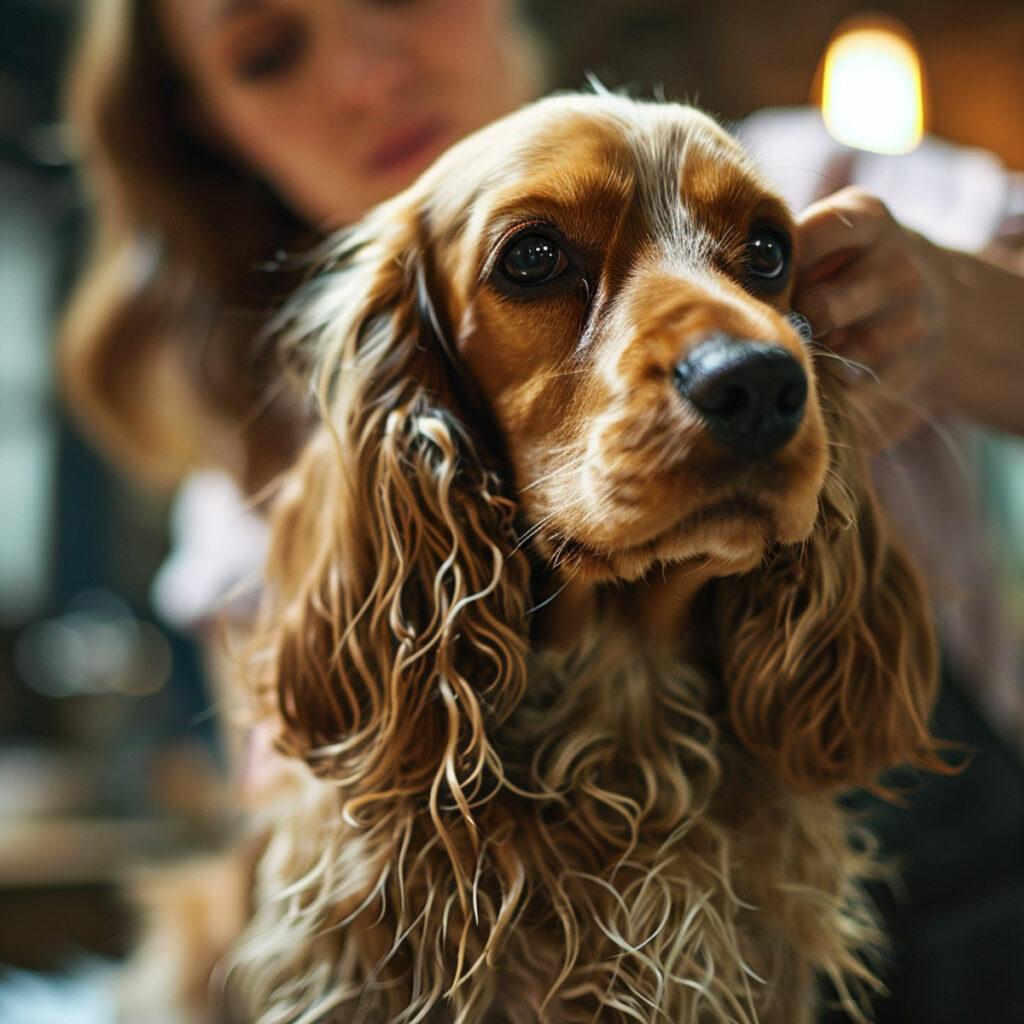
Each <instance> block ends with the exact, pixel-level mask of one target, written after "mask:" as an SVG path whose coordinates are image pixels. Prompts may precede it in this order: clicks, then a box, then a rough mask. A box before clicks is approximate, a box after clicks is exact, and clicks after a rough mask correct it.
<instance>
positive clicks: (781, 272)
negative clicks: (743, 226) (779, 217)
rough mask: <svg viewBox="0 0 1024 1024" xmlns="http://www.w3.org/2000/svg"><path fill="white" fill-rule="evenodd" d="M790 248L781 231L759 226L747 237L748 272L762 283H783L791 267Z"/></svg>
mask: <svg viewBox="0 0 1024 1024" xmlns="http://www.w3.org/2000/svg"><path fill="white" fill-rule="evenodd" d="M789 248H790V247H789V240H788V239H787V238H786V236H785V235H784V234H782V232H781V231H778V230H776V229H774V228H758V229H757V230H756V231H754V232H752V233H751V235H750V237H749V238H748V239H747V253H746V267H747V272H748V273H749V274H750V276H751V277H753V278H754V279H755V280H756V281H757V282H759V283H761V284H764V283H775V284H781V282H782V281H783V280H785V277H786V271H787V269H788V267H789Z"/></svg>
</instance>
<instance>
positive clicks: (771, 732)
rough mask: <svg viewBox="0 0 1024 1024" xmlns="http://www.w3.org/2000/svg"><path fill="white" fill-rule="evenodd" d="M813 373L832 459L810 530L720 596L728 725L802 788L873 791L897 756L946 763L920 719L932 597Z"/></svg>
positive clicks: (849, 420) (933, 657)
mask: <svg viewBox="0 0 1024 1024" xmlns="http://www.w3.org/2000/svg"><path fill="white" fill-rule="evenodd" d="M818 373H819V375H821V377H822V378H823V380H822V384H823V387H822V392H823V395H824V400H825V404H826V410H825V411H826V418H827V421H828V424H827V425H828V432H829V437H830V440H831V450H832V462H831V466H830V469H829V473H828V478H827V481H826V484H825V488H824V492H823V494H822V497H821V502H820V505H821V507H820V512H819V516H818V522H817V524H816V526H815V530H814V533H813V535H812V536H811V538H810V539H809V540H808V541H807V542H806V543H805V544H804V545H801V546H790V547H784V548H780V549H779V550H777V551H776V552H774V553H773V555H772V557H771V558H770V559H769V560H768V561H767V562H766V564H765V566H764V567H763V568H761V569H759V570H757V571H755V572H753V573H750V574H748V575H747V576H744V577H738V578H733V579H729V580H723V581H721V582H720V583H719V585H718V588H717V593H716V596H715V601H716V606H715V612H716V619H717V630H718V638H719V640H718V642H719V644H720V645H721V648H720V659H721V662H720V663H721V667H722V672H723V676H724V679H725V682H726V686H727V688H728V695H729V704H730V717H731V721H732V724H733V728H734V729H735V732H736V733H737V735H738V736H739V738H740V740H741V741H742V742H743V743H744V744H745V745H746V746H747V748H748V749H750V750H751V751H752V752H753V753H754V754H756V755H757V756H758V757H759V758H760V759H761V760H762V761H763V762H764V763H766V764H767V765H768V766H769V767H771V768H772V769H773V770H774V771H776V772H777V773H778V774H779V775H780V776H781V777H782V778H783V779H784V780H785V781H786V782H787V783H788V784H789V785H790V786H792V787H793V788H795V789H797V790H798V791H804V792H807V791H814V790H829V789H841V788H845V787H848V786H875V787H876V788H877V783H876V780H877V776H878V774H879V773H880V772H882V771H884V770H885V769H888V768H891V767H894V766H896V765H898V764H901V763H908V764H911V765H915V766H917V767H921V768H926V769H928V770H932V771H948V770H949V769H948V766H947V765H946V764H945V762H944V761H942V760H941V759H940V758H939V757H938V754H937V749H938V747H939V745H938V744H937V743H936V741H934V740H933V739H932V737H931V734H930V732H929V728H928V717H929V712H930V710H931V707H932V703H933V701H934V698H935V694H936V690H937V681H938V658H937V651H936V643H935V637H934V632H933V628H932V619H931V611H930V608H929V603H928V599H927V596H926V594H925V592H924V589H923V586H922V583H921V580H920V579H919V577H918V575H917V573H916V571H915V569H914V567H913V565H912V564H911V563H910V561H909V560H908V558H907V556H906V554H905V553H904V552H903V550H902V549H901V547H900V545H899V544H898V542H897V541H896V540H895V538H894V537H893V536H892V534H891V532H890V531H889V529H888V528H887V526H886V523H885V521H884V518H883V516H882V513H881V510H880V509H879V506H878V502H877V500H876V498H875V495H874V492H873V490H872V485H871V482H870V479H869V475H868V466H867V460H866V458H865V456H864V455H863V453H862V445H863V442H862V440H861V438H860V435H859V431H858V429H857V417H856V416H855V415H854V410H853V409H852V408H850V407H849V405H848V403H847V402H846V401H845V400H844V398H843V395H842V391H843V389H842V386H841V384H840V383H839V382H837V381H835V380H830V379H829V378H828V377H827V376H826V373H827V371H825V370H824V369H823V368H822V367H821V366H820V365H819V367H818Z"/></svg>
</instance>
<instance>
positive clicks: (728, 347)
mask: <svg viewBox="0 0 1024 1024" xmlns="http://www.w3.org/2000/svg"><path fill="white" fill-rule="evenodd" d="M675 381H676V387H677V389H678V390H679V393H680V394H681V395H682V396H683V397H684V398H685V399H686V400H687V401H688V402H689V403H690V404H691V405H692V406H693V407H694V408H695V409H696V410H697V411H698V412H699V413H700V414H701V417H702V418H703V420H704V421H705V423H706V424H707V425H708V428H709V429H710V431H711V433H712V434H713V435H714V437H715V438H716V439H717V440H718V441H720V442H721V443H723V444H727V445H729V446H730V447H731V448H734V449H735V450H737V451H739V452H742V453H744V454H751V455H756V454H762V453H764V452H767V451H770V450H771V449H773V448H778V447H779V446H781V445H782V444H784V443H785V442H786V441H788V440H789V438H791V437H792V436H793V434H794V433H796V430H797V428H798V427H799V425H800V422H801V420H802V419H803V414H804V408H805V406H806V404H807V376H806V374H805V373H804V370H803V367H802V366H801V365H800V364H799V363H798V362H797V360H796V359H795V358H794V357H793V356H791V355H790V354H789V353H788V352H787V351H786V350H785V349H784V348H781V347H780V346H778V345H767V344H765V343H764V342H756V341H745V340H742V339H736V338H731V337H728V336H727V335H721V334H718V335H714V336H713V337H712V338H710V339H708V340H707V341H705V342H703V343H702V344H701V345H699V346H698V347H697V348H696V349H695V350H694V351H693V352H692V353H691V354H690V356H689V358H688V359H686V360H685V361H684V362H682V363H680V364H679V365H678V366H677V367H676V369H675Z"/></svg>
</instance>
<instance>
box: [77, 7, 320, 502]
mask: <svg viewBox="0 0 1024 1024" xmlns="http://www.w3.org/2000/svg"><path fill="white" fill-rule="evenodd" d="M153 6H154V5H153V0H93V2H92V3H90V4H89V5H88V8H87V11H86V14H85V19H84V23H83V25H82V31H81V34H80V37H79V43H78V47H77V50H76V53H75V56H74V59H73V62H72V66H71V69H70V74H69V77H68V95H67V108H68V114H69V118H70V121H71V125H72V129H73V133H74V137H75V139H76V144H77V146H78V147H79V151H80V155H81V162H82V168H83V173H84V177H85V183H86V187H87V190H88V193H89V195H90V196H91V197H92V199H93V200H94V202H95V208H94V231H95V237H94V242H93V247H92V251H91V254H90V257H89V259H88V263H87V265H86V267H85V269H84V273H83V275H82V277H81V280H80V283H79V284H78V287H77V289H76V291H75V293H74V295H73V296H72V300H71V303H70V306H69V309H68V312H67V314H66V318H65V321H64V324H63V330H62V338H61V368H62V376H63V383H64V386H65V393H66V394H67V396H68V399H69V401H70V404H71V406H72V408H73V410H74V411H75V412H76V413H77V414H78V416H79V418H80V419H81V420H82V421H83V422H84V423H85V425H86V427H87V429H89V431H90V432H91V433H92V434H93V435H94V436H95V437H96V439H97V440H98V441H99V443H100V444H101V445H102V446H103V447H104V448H105V449H106V450H107V451H108V453H110V454H111V455H112V456H113V457H114V458H115V459H116V460H117V461H119V462H121V463H122V464H123V465H124V466H125V467H126V468H128V469H129V470H132V471H134V472H136V473H137V474H140V475H143V476H144V477H147V478H149V479H150V480H156V481H158V482H161V483H171V482H173V481H174V480H176V479H177V478H178V477H180V476H181V475H182V474H183V473H184V472H186V471H187V470H188V469H189V468H191V467H193V466H195V465H197V464H199V463H202V462H217V463H220V464H222V465H225V466H227V468H229V469H231V470H232V471H234V472H235V473H236V475H237V476H238V477H239V478H240V479H241V480H242V481H243V483H245V484H246V485H247V486H249V487H250V488H252V487H255V486H257V485H258V484H260V483H261V482H262V481H264V480H265V479H267V477H268V476H270V475H271V474H273V473H274V472H275V471H276V470H277V469H278V468H280V467H281V466H282V465H283V464H284V463H285V462H286V461H287V460H288V459H289V458H290V456H291V454H292V447H293V446H294V444H295V441H296V440H297V436H298V434H299V426H298V423H297V417H296V415H295V413H294V411H292V410H289V408H288V403H287V402H285V401H284V400H283V399H282V398H281V397H280V395H277V396H275V394H274V389H273V388H272V387H271V386H270V385H271V380H272V376H271V375H272V371H273V370H274V369H275V367H274V358H273V351H272V348H271V347H270V346H267V345H259V344H256V343H255V339H256V336H257V332H258V331H259V329H260V327H261V325H262V324H263V322H264V321H265V318H266V314H267V312H269V311H270V310H271V309H273V308H274V307H275V306H276V305H277V303H278V301H279V300H280V299H282V298H284V297H285V296H286V295H287V294H288V293H289V292H290V290H291V289H292V287H294V284H295V279H294V274H292V273H283V272H280V271H278V272H275V273H272V272H269V271H268V269H267V267H266V261H267V260H268V259H271V258H273V256H274V254H275V252H277V251H279V250H282V249H284V250H288V251H296V250H297V249H299V250H301V249H302V248H304V247H305V246H306V245H308V243H309V241H310V240H311V237H312V236H311V235H310V233H309V231H308V229H305V228H303V226H302V225H301V224H300V222H299V221H298V219H297V218H296V217H295V216H294V215H293V214H292V213H291V212H290V211H289V210H288V209H287V208H286V207H285V205H284V204H283V203H282V202H281V201H280V200H279V199H278V198H277V197H276V196H275V195H274V194H273V193H272V192H271V190H270V189H269V188H268V187H267V186H266V185H265V184H264V183H263V182H261V181H259V180H257V179H256V178H255V177H253V176H252V175H250V174H248V173H247V172H246V171H245V170H244V169H242V168H241V167H240V166H238V165H236V164H235V163H234V162H233V161H232V160H231V159H230V158H229V157H228V156H227V154H226V153H223V152H219V151H218V150H217V149H216V147H215V146H214V145H212V144H211V142H210V141H209V140H207V139H205V138H204V137H203V134H202V133H201V132H200V131H199V130H198V129H196V128H195V127H194V126H192V125H190V124H189V120H188V119H189V96H188V86H187V85H186V83H185V81H184V80H183V78H182V77H181V76H180V75H179V74H178V73H177V72H176V70H175V68H174V65H173V62H172V60H171V57H170V54H169V53H168V51H167V47H166V45H165V43H164V40H163V39H162V38H161V35H160V31H159V22H158V17H157V12H156V11H155V10H154V9H153Z"/></svg>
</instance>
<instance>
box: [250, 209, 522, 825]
mask: <svg viewBox="0 0 1024 1024" xmlns="http://www.w3.org/2000/svg"><path fill="white" fill-rule="evenodd" d="M421 231H422V228H421V226H420V223H419V217H418V214H417V211H416V210H415V209H414V208H413V204H412V203H411V202H410V200H409V199H408V197H399V199H397V200H393V201H391V202H390V203H388V204H387V205H386V206H384V207H381V208H378V209H377V210H376V211H374V212H373V213H371V214H370V216H369V217H368V218H367V220H365V221H364V222H363V223H362V224H361V225H360V226H358V227H357V228H356V229H355V230H354V231H353V232H352V233H350V234H349V235H348V237H347V239H346V240H345V241H344V242H343V243H342V247H341V255H339V256H338V258H337V259H336V261H335V263H336V265H335V266H334V267H333V269H330V270H329V271H328V272H327V273H326V274H325V275H324V276H323V277H322V278H321V279H320V280H319V282H318V283H317V284H316V285H315V288H316V293H315V294H309V295H307V296H306V297H305V299H304V300H302V301H301V302H300V310H301V311H300V312H299V313H298V314H297V319H296V322H297V325H298V326H297V335H298V336H299V339H300V344H301V347H302V349H303V350H304V351H305V352H306V353H307V355H309V356H310V357H311V358H313V359H315V360H316V362H317V364H318V369H316V370H315V371H314V379H315V380H317V382H318V384H317V387H318V393H319V405H320V408H321V413H322V418H323V422H322V424H321V426H320V427H319V428H318V429H317V432H316V433H315V435H314V436H313V437H312V439H311V441H310V442H309V444H308V446H307V447H306V449H305V451H304V452H303V454H302V456H301V458H300V460H299V462H298V464H297V465H296V466H295V468H294V470H293V471H292V472H291V473H290V476H289V477H288V478H287V481H286V485H285V486H284V488H283V489H282V491H281V493H280V495H279V497H278V499H277V501H276V504H275V508H274V512H273V517H272V524H271V525H272V537H273V541H272V551H271V555H270V559H269V565H268V572H267V607H266V609H265V612H264V615H263V619H262V621H263V631H262V644H261V645H259V647H258V648H257V649H262V655H261V656H262V658H263V664H262V674H263V677H264V680H265V684H266V687H267V690H268V691H269V693H270V696H271V698H272V699H273V700H274V701H276V703H277V706H278V710H279V714H280V717H281V719H282V721H283V723H284V741H283V742H284V745H285V747H286V749H287V751H288V752H289V753H292V754H294V755H296V756H300V757H303V758H305V759H306V761H307V762H308V763H309V765H310V767H311V768H312V769H313V771H314V772H316V773H317V774H319V775H321V776H322V777H326V778H330V779H333V780H337V781H338V782H339V783H341V784H342V786H343V792H344V795H345V798H346V805H345V806H346V813H347V814H348V815H349V816H350V817H356V818H360V819H361V820H369V819H371V818H373V817H374V816H375V815H374V807H378V808H379V807H380V806H381V805H382V804H384V803H388V802H391V803H394V802H395V801H401V800H402V799H403V798H405V797H412V798H415V797H419V796H424V795H428V796H429V798H430V801H431V806H432V807H434V808H435V810H436V809H437V807H438V806H442V805H449V806H457V807H458V808H459V809H460V810H462V811H463V812H464V813H465V814H466V815H467V816H468V815H469V813H470V808H471V806H472V804H473V802H474V800H475V799H482V798H483V792H484V790H485V788H486V787H487V786H488V785H489V783H488V779H490V780H491V781H493V778H494V775H495V773H497V772H498V771H500V767H499V765H498V761H497V758H496V757H495V755H494V754H493V752H492V750H491V748H490V746H489V743H488V732H489V727H490V726H491V725H493V724H495V723H498V722H500V721H501V720H502V719H503V718H504V717H505V716H506V715H507V714H508V713H509V711H510V710H511V708H512V707H513V706H514V705H515V704H516V702H517V701H518V700H519V698H520V696H521V694H522V692H523V689H524V686H525V667H524V656H525V651H526V638H525V627H524V622H525V619H524V611H525V607H526V600H527V594H528V566H527V561H526V557H525V555H523V554H522V553H521V552H518V551H517V550H516V543H515V541H516V539H515V535H514V531H513V516H514V512H515V508H514V505H513V503H512V502H511V501H510V500H509V499H508V498H507V497H505V496H504V495H503V494H502V492H501V487H500V484H499V481H498V479H497V478H496V476H495V475H494V473H493V471H492V469H489V468H488V467H489V466H493V462H490V461H488V460H487V459H486V458H485V457H484V454H483V452H482V445H481V443H480V440H479V434H480V430H478V426H479V425H478V424H476V423H470V422H468V420H469V419H470V418H471V417H472V416H473V415H474V414H472V413H469V414H467V408H466V407H467V404H468V403H467V402H466V400H465V399H466V387H465V386H461V385H459V384H458V382H457V377H458V369H457V365H456V361H455V359H454V357H453V355H452V353H451V351H450V350H448V349H447V348H446V342H445V339H444V337H443V333H444V332H443V330H442V329H441V328H440V326H439V324H438V320H437V317H436V315H435V314H434V312H433V310H434V308H435V307H434V305H433V304H432V303H431V300H430V296H429V294H428V291H427V288H428V286H427V284H426V278H427V275H426V271H425V266H426V263H425V261H426V257H425V255H424V248H423V242H422V239H421V237H420V234H421ZM438 308H443V307H438Z"/></svg>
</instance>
